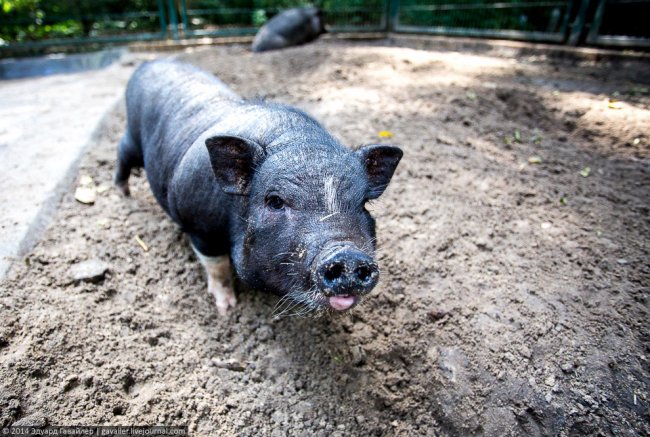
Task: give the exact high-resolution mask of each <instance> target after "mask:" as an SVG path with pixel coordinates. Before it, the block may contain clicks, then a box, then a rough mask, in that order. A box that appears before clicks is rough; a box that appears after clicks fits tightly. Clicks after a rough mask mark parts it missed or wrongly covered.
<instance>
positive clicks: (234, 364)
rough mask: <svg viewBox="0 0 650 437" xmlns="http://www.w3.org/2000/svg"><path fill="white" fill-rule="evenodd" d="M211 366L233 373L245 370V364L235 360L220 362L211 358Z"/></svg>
mask: <svg viewBox="0 0 650 437" xmlns="http://www.w3.org/2000/svg"><path fill="white" fill-rule="evenodd" d="M212 365H213V366H214V367H219V368H221V369H228V370H232V371H233V372H243V371H244V370H245V369H246V364H244V363H242V362H241V361H238V360H235V359H229V360H220V359H218V358H213V359H212Z"/></svg>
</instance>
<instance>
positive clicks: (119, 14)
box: [0, 0, 160, 42]
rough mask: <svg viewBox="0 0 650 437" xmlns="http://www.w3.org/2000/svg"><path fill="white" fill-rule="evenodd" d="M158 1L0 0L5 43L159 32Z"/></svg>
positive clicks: (0, 30)
mask: <svg viewBox="0 0 650 437" xmlns="http://www.w3.org/2000/svg"><path fill="white" fill-rule="evenodd" d="M158 23H159V19H158V2H157V0H0V39H2V40H3V41H4V42H22V41H34V40H42V39H49V38H69V37H77V38H78V37H93V36H103V35H112V34H124V33H128V32H133V31H140V32H141V31H152V30H159V29H160V28H159V24H158Z"/></svg>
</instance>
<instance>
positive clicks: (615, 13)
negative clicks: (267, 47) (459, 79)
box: [0, 0, 650, 56]
mask: <svg viewBox="0 0 650 437" xmlns="http://www.w3.org/2000/svg"><path fill="white" fill-rule="evenodd" d="M308 4H314V5H315V6H318V7H320V8H322V9H323V10H324V11H325V16H326V21H327V24H328V29H329V31H330V32H377V31H381V32H389V31H392V32H403V33H425V34H438V35H458V36H473V37H494V38H510V39H519V40H527V41H549V42H556V43H567V44H589V45H601V46H625V47H650V25H649V24H648V18H649V17H650V0H315V1H309V0H0V56H3V55H5V56H6V53H7V52H11V53H16V52H19V51H20V50H21V49H27V50H30V49H32V51H36V50H39V49H42V48H43V47H47V46H52V45H54V46H61V45H66V46H68V45H79V44H87V43H96V44H106V43H120V42H128V41H138V40H154V39H158V40H160V39H168V38H171V39H180V38H196V37H201V36H213V37H219V36H231V35H252V34H254V33H255V32H256V30H257V29H258V28H259V27H260V26H261V25H262V24H264V23H265V22H266V21H267V20H268V19H270V18H271V17H273V16H274V15H275V14H277V13H278V12H280V11H281V10H284V9H287V8H290V7H296V6H306V5H308ZM21 5H22V6H21ZM21 8H22V9H21ZM25 8H27V9H25ZM29 8H31V9H29Z"/></svg>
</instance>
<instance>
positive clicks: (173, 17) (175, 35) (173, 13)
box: [167, 0, 178, 40]
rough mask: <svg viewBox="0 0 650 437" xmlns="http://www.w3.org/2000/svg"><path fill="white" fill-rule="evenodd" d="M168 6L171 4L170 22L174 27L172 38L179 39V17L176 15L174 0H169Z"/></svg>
mask: <svg viewBox="0 0 650 437" xmlns="http://www.w3.org/2000/svg"><path fill="white" fill-rule="evenodd" d="M167 6H169V24H170V26H171V28H172V38H173V39H175V40H178V17H177V16H176V5H175V4H174V0H167Z"/></svg>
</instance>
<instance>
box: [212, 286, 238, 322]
mask: <svg viewBox="0 0 650 437" xmlns="http://www.w3.org/2000/svg"><path fill="white" fill-rule="evenodd" d="M208 291H210V294H212V295H213V296H214V299H215V301H216V303H217V311H219V314H221V315H224V314H227V313H228V309H229V308H233V307H234V306H235V305H236V304H237V297H235V293H234V292H233V291H232V289H231V288H230V287H227V286H225V285H219V286H217V287H213V288H212V289H210V290H208Z"/></svg>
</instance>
